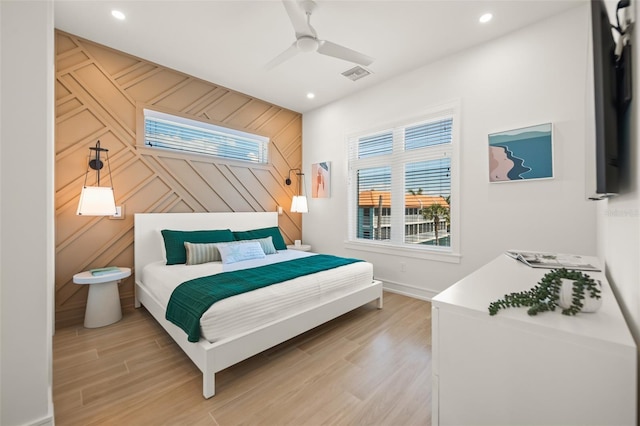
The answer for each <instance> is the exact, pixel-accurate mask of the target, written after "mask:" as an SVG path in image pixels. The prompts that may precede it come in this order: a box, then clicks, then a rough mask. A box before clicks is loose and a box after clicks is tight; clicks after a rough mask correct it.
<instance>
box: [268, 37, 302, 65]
mask: <svg viewBox="0 0 640 426" xmlns="http://www.w3.org/2000/svg"><path fill="white" fill-rule="evenodd" d="M297 54H298V48H297V47H296V42H295V41H294V42H293V44H292V45H291V46H289V48H288V49H287V50H285V51H284V52H282V53H281V54H279V55H278V56H276V57H275V58H273V59H272V60H270V61H269V63H268V64H267V65H265V68H266V69H268V70H270V69H272V68H274V67H276V66H278V65H280V64H281V63H283V62H284V61H286V60H288V59H291V58H293V57H294V56H296V55H297Z"/></svg>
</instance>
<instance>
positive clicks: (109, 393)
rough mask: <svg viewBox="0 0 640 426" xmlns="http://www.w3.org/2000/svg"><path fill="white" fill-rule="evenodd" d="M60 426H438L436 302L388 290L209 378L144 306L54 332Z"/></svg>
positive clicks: (57, 415)
mask: <svg viewBox="0 0 640 426" xmlns="http://www.w3.org/2000/svg"><path fill="white" fill-rule="evenodd" d="M53 400H54V410H55V422H56V425H58V426H60V425H63V426H64V425H107V424H109V425H161V424H162V425H164V424H166V425H220V426H226V425H243V424H244V425H320V424H331V425H430V423H431V305H430V304H429V303H428V302H424V301H421V300H417V299H412V298H409V297H405V296H400V295H397V294H393V293H385V300H384V309H382V310H378V309H376V308H375V304H374V303H371V304H369V305H367V306H364V307H361V308H359V309H357V310H355V311H353V312H350V313H348V314H346V315H344V316H342V317H340V318H337V319H335V320H333V321H331V322H329V323H327V324H325V325H322V326H320V327H318V328H316V329H314V330H311V331H310V332H308V333H305V334H303V335H302V336H299V337H297V338H295V339H292V340H289V341H287V342H285V343H283V344H281V345H278V346H276V347H275V348H272V349H270V350H267V351H265V352H263V353H261V354H258V355H256V356H254V357H252V358H249V359H248V360H245V361H243V362H241V363H239V364H236V365H235V366H232V367H230V368H228V369H226V370H223V371H221V372H219V373H218V374H216V395H215V396H214V397H213V398H211V399H208V400H207V399H204V398H203V397H202V374H201V373H200V371H199V370H198V369H197V368H196V367H195V366H194V365H193V364H192V363H191V361H190V360H189V358H187V356H186V355H184V354H183V352H182V351H181V350H180V348H179V347H178V346H177V345H176V344H175V343H174V342H173V341H172V340H171V339H170V338H169V336H168V335H167V334H166V333H165V332H164V330H163V329H162V328H161V327H160V326H159V325H158V324H157V323H156V322H155V320H154V319H153V318H152V317H151V315H150V314H149V313H148V312H147V311H146V310H144V308H142V309H137V310H132V311H126V312H124V318H123V319H122V320H121V321H120V322H118V323H116V324H113V325H111V326H108V327H103V328H98V329H85V328H83V327H82V326H79V327H72V328H66V329H62V330H57V331H56V335H55V336H54V339H53Z"/></svg>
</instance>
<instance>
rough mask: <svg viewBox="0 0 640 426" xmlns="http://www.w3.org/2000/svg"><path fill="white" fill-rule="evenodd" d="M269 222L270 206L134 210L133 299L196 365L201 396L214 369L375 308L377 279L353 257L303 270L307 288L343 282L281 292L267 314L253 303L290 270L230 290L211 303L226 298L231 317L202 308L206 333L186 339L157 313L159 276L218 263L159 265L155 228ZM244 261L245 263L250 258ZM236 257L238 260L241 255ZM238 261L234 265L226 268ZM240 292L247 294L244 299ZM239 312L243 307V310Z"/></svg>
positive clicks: (161, 299) (289, 254)
mask: <svg viewBox="0 0 640 426" xmlns="http://www.w3.org/2000/svg"><path fill="white" fill-rule="evenodd" d="M277 225H278V214H277V213H276V212H266V213H253V212H247V213H144V214H136V215H135V230H134V238H135V240H134V256H135V282H136V286H135V291H136V293H135V306H136V307H140V306H144V307H145V308H146V309H147V310H148V311H149V312H150V313H151V315H152V316H153V317H154V318H155V319H156V321H158V323H159V324H160V325H161V326H162V327H163V328H164V329H165V330H166V331H167V333H169V335H170V336H171V337H172V338H173V340H174V341H175V342H176V343H177V344H178V346H180V348H182V350H183V351H184V352H185V353H186V354H187V356H189V358H190V359H191V360H192V361H193V363H194V364H195V365H196V366H197V367H198V368H199V369H200V371H202V374H203V385H202V389H203V390H202V393H203V395H204V397H205V398H210V397H212V396H213V395H214V394H215V373H216V372H218V371H221V370H223V369H225V368H227V367H229V366H231V365H233V364H236V363H238V362H240V361H242V360H244V359H246V358H249V357H251V356H253V355H255V354H258V353H260V352H262V351H264V350H266V349H268V348H270V347H273V346H275V345H277V344H279V343H282V342H284V341H286V340H288V339H290V338H292V337H295V336H297V335H299V334H301V333H304V332H305V331H308V330H310V329H312V328H314V327H317V326H318V325H320V324H323V323H325V322H327V321H329V320H331V319H333V318H336V317H338V316H340V315H342V314H345V313H347V312H349V311H351V310H353V309H355V308H357V307H359V306H362V305H365V304H367V303H370V302H373V301H376V302H377V306H378V308H382V283H381V282H380V281H376V280H374V279H373V277H372V272H369V273H368V275H367V273H366V270H367V268H368V270H369V271H371V270H372V267H371V265H370V264H368V263H366V262H359V263H357V264H353V265H347V266H340V267H339V268H336V269H334V270H330V271H323V272H318V273H316V274H313V275H310V276H309V278H308V279H306V278H305V280H306V281H305V282H309V281H312V282H315V284H310V287H309V288H329V289H333V287H332V286H334V284H335V282H336V280H337V281H341V280H342V281H348V283H349V285H348V286H347V287H340V288H339V289H338V287H337V286H336V290H330V291H328V290H322V294H321V295H317V296H313V297H310V298H309V297H308V298H306V299H305V301H304V302H300V300H302V299H297V297H300V296H290V297H289V296H287V297H289V299H291V300H289V303H288V306H287V307H286V308H277V309H276V310H277V311H278V314H277V315H274V314H273V311H271V312H270V313H266V314H265V315H268V316H261V315H262V312H261V311H260V309H257V308H256V307H261V306H265V305H268V304H269V303H265V301H268V300H276V299H277V300H278V301H280V299H281V296H280V294H285V293H278V292H279V291H285V290H286V287H289V288H296V284H297V283H296V282H294V281H296V280H298V278H296V279H295V280H290V281H286V282H284V283H279V284H274V285H273V286H270V287H269V288H267V289H260V290H254V291H252V292H250V293H251V294H247V295H239V296H233V297H230V298H228V299H225V300H222V301H220V302H218V303H216V304H215V305H223V306H226V308H225V309H226V310H227V311H229V312H232V313H233V314H234V315H235V317H232V318H231V319H229V318H227V319H226V320H225V319H221V318H223V317H221V316H219V315H218V314H215V315H214V314H212V313H211V312H210V311H207V313H205V315H203V319H202V320H201V321H206V320H207V319H206V318H209V319H208V321H209V322H208V323H207V324H204V323H203V324H204V325H202V326H201V329H202V330H205V334H208V335H207V336H206V338H205V337H203V336H201V337H200V338H199V340H198V341H197V342H193V343H192V342H189V341H188V340H187V334H186V333H185V331H183V329H181V328H179V327H178V326H176V325H174V324H173V323H172V322H170V321H168V320H166V319H165V312H166V309H167V298H168V297H169V296H167V294H168V293H169V292H170V291H169V290H167V286H170V285H171V284H167V282H169V281H175V280H176V279H177V278H176V277H177V276H179V275H180V274H181V273H182V272H180V271H189V272H188V273H187V275H185V280H188V279H191V278H193V276H194V275H198V274H200V273H202V274H209V273H210V271H212V270H213V271H219V270H220V269H219V268H220V266H219V265H216V264H217V263H218V262H213V264H211V265H194V266H185V265H172V266H170V267H167V266H164V263H165V260H166V256H165V249H164V240H163V237H162V234H161V230H163V229H170V230H182V231H195V230H210V229H230V230H232V231H249V230H254V229H260V228H269V227H274V226H276V227H277ZM308 255H309V254H308V253H303V252H296V251H293V250H284V251H283V252H279V253H278V254H277V255H276V254H274V255H270V256H267V257H270V258H273V259H275V258H276V257H278V256H280V257H282V259H283V260H287V259H292V258H297V257H304V256H308ZM246 262H247V264H248V265H249V267H251V264H252V262H251V261H246ZM238 263H241V264H244V263H245V262H238ZM354 265H357V266H354ZM163 267H164V268H171V269H170V271H171V273H168V272H166V270H163V269H162V268H163ZM241 267H242V266H238V265H234V268H233V269H238V268H241ZM216 268H218V269H216ZM350 268H351V269H350ZM363 268H364V269H363ZM352 269H353V271H352ZM346 272H349V273H350V274H351V273H352V272H353V274H354V275H353V277H351V275H348V276H349V277H350V278H344V277H346V276H347V274H346ZM214 273H215V272H214ZM170 276H173V277H170ZM158 282H164V284H162V283H160V289H158V285H159V283H158ZM325 283H326V284H325ZM163 285H164V287H163ZM302 292H303V293H305V292H306V293H309V292H310V290H309V291H305V290H303V291H302ZM287 294H288V293H287ZM245 297H247V298H248V299H249V301H246V300H244V298H245ZM269 298H271V299H269ZM285 299H286V298H285V297H282V300H285ZM287 300H288V299H287ZM223 302H224V303H223ZM245 303H254V305H247V306H246V307H244V309H245V311H242V310H241V309H243V306H244V304H245ZM278 303H280V302H278ZM212 309H213V306H212ZM216 309H217V307H216ZM258 311H260V312H258ZM243 312H249V313H251V315H249V314H244V313H243ZM205 317H206V318H205ZM245 317H246V318H249V317H252V318H251V321H246V324H243V325H242V326H240V327H236V328H235V329H223V330H222V331H213V332H211V331H210V328H214V329H215V325H216V323H217V322H220V323H224V322H226V323H227V324H237V323H239V322H241V321H238V318H245ZM265 318H267V319H265ZM252 321H253V322H252Z"/></svg>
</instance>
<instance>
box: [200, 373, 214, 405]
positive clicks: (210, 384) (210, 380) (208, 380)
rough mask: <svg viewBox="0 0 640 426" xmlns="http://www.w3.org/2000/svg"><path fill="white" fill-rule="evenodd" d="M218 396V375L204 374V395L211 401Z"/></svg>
mask: <svg viewBox="0 0 640 426" xmlns="http://www.w3.org/2000/svg"><path fill="white" fill-rule="evenodd" d="M215 394H216V375H215V374H214V373H209V374H207V373H203V374H202V395H204V397H205V398H207V399H209V398H211V397H212V396H213V395H215Z"/></svg>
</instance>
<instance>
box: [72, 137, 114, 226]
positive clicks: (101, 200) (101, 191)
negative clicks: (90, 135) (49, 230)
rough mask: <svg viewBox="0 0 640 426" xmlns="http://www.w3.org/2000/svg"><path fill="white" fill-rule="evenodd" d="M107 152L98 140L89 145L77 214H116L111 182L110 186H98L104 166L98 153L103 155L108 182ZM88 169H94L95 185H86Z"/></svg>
mask: <svg viewBox="0 0 640 426" xmlns="http://www.w3.org/2000/svg"><path fill="white" fill-rule="evenodd" d="M108 152H109V150H108V149H106V148H101V147H100V141H98V142H96V146H95V147H89V162H88V165H87V171H86V173H85V174H84V185H82V192H81V193H80V202H79V203H78V210H77V211H76V214H77V215H80V216H114V215H115V214H116V199H115V196H114V195H113V184H111V185H110V186H100V170H101V169H102V167H103V166H104V162H103V161H102V160H101V159H100V155H101V154H103V155H105V160H106V164H107V166H108V168H107V172H108V174H109V182H110V183H112V182H113V180H112V179H111V165H110V164H109V157H108V156H107V153H108ZM89 169H93V170H95V171H96V185H95V186H90V185H87V178H88V176H89Z"/></svg>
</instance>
